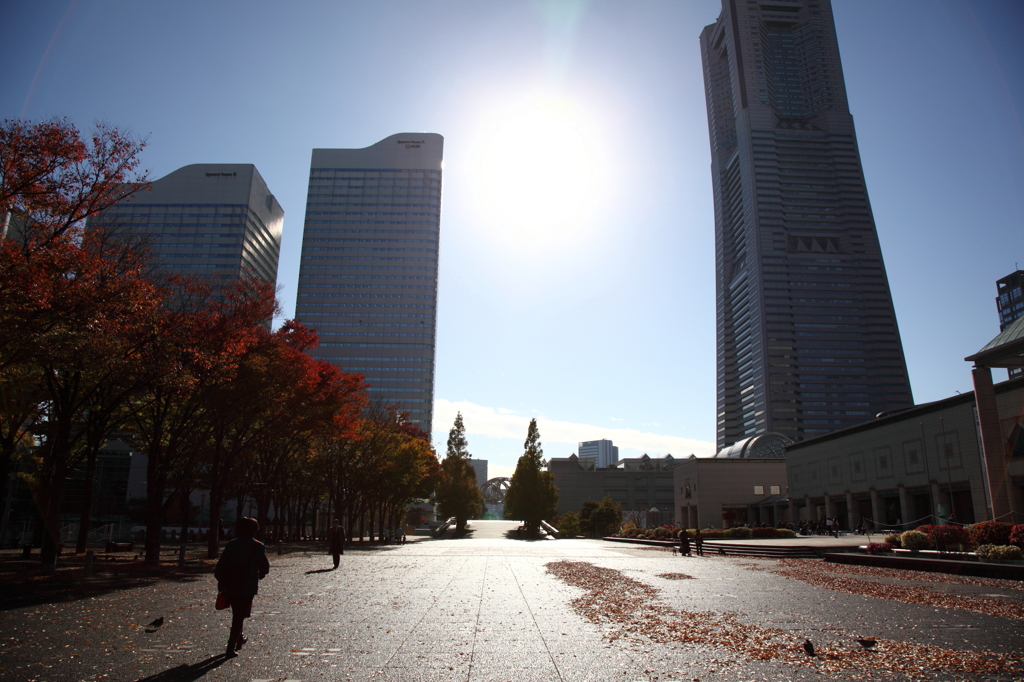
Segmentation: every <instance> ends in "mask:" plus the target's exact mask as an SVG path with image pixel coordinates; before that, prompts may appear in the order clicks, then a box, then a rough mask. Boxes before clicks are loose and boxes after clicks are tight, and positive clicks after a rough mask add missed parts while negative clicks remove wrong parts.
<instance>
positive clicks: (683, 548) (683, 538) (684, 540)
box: [679, 528, 690, 556]
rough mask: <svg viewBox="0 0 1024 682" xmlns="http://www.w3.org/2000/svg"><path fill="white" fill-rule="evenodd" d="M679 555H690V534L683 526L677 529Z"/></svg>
mask: <svg viewBox="0 0 1024 682" xmlns="http://www.w3.org/2000/svg"><path fill="white" fill-rule="evenodd" d="M679 556H690V535H689V533H687V532H686V529H685V528H683V529H682V530H681V531H679Z"/></svg>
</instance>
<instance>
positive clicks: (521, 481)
mask: <svg viewBox="0 0 1024 682" xmlns="http://www.w3.org/2000/svg"><path fill="white" fill-rule="evenodd" d="M523 450H524V452H523V455H522V457H520V458H519V462H518V463H517V464H516V471H515V473H514V474H512V481H511V483H509V487H508V492H507V493H505V518H506V519H518V520H520V521H522V522H523V525H524V526H525V527H526V533H527V535H529V536H535V535H536V534H537V531H538V529H539V528H540V522H541V521H543V520H545V519H552V518H554V516H555V510H556V508H557V507H558V488H556V487H555V477H554V476H553V475H552V474H551V472H550V471H543V468H544V467H546V466H547V462H545V461H544V450H543V449H542V448H541V444H540V430H539V429H538V428H537V420H536V419H531V420H530V427H529V429H527V432H526V442H524V443H523Z"/></svg>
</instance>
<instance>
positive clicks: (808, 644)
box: [804, 639, 814, 656]
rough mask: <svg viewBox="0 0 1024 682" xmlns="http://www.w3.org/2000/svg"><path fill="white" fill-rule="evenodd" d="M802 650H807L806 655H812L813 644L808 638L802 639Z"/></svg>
mask: <svg viewBox="0 0 1024 682" xmlns="http://www.w3.org/2000/svg"><path fill="white" fill-rule="evenodd" d="M804 651H806V652H807V655H808V656H813V655H814V645H813V644H811V640H809V639H805V640H804Z"/></svg>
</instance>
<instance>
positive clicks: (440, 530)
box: [434, 516, 455, 538]
mask: <svg viewBox="0 0 1024 682" xmlns="http://www.w3.org/2000/svg"><path fill="white" fill-rule="evenodd" d="M453 523H455V517H454V516H453V517H451V518H450V519H448V520H447V521H445V522H444V523H442V524H441V525H440V526H438V527H437V530H435V531H434V537H435V538H439V537H441V536H442V535H444V534H445V533H446V532H447V531H448V529H449V528H451V527H452V524H453Z"/></svg>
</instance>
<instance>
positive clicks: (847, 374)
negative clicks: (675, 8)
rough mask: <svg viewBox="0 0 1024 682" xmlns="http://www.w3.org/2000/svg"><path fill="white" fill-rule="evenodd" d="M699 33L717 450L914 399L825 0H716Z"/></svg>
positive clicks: (863, 416)
mask: <svg viewBox="0 0 1024 682" xmlns="http://www.w3.org/2000/svg"><path fill="white" fill-rule="evenodd" d="M700 44H701V57H702V59H703V66H704V86H705V94H706V96H707V110H708V128H709V131H710V138H711V176H712V186H713V188H714V199H715V255H716V304H717V317H718V328H717V337H718V338H717V342H718V377H717V379H718V410H717V421H718V424H717V432H718V436H717V440H718V447H719V449H721V448H723V447H726V446H728V445H730V444H732V443H734V442H736V441H739V440H742V439H745V438H748V437H751V436H754V435H757V434H760V433H765V432H769V431H771V432H777V433H780V434H782V435H785V436H788V437H789V438H791V439H793V440H797V441H798V440H802V439H804V438H809V437H813V436H816V435H820V434H823V433H827V432H829V431H835V430H837V429H841V428H844V427H848V426H853V425H855V424H858V423H861V422H864V421H866V420H868V419H871V418H872V417H874V415H875V414H876V413H878V412H883V411H887V410H892V409H897V408H902V407H908V406H910V405H912V404H913V398H912V396H911V391H910V381H909V379H908V375H907V367H906V361H905V359H904V356H903V346H902V343H901V342H900V335H899V330H898V328H897V325H896V315H895V313H894V311H893V305H892V296H891V295H890V292H889V283H888V279H887V278H886V274H885V266H884V264H883V262H882V253H881V250H880V248H879V244H878V235H877V233H876V232H875V223H874V218H873V217H872V214H871V205H870V203H869V201H868V195H867V189H866V187H865V184H864V173H863V170H862V168H861V163H860V153H859V151H858V148H857V138H856V135H855V132H854V127H853V118H852V117H851V116H850V110H849V106H848V104H847V100H846V87H845V85H844V82H843V71H842V66H841V65H840V61H839V47H838V43H837V41H836V32H835V26H834V24H833V18H832V8H831V4H830V3H829V0H723V2H722V13H721V14H720V15H719V17H718V21H717V22H716V23H714V24H712V25H711V26H708V27H706V28H705V29H704V31H703V32H702V33H701V36H700Z"/></svg>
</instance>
